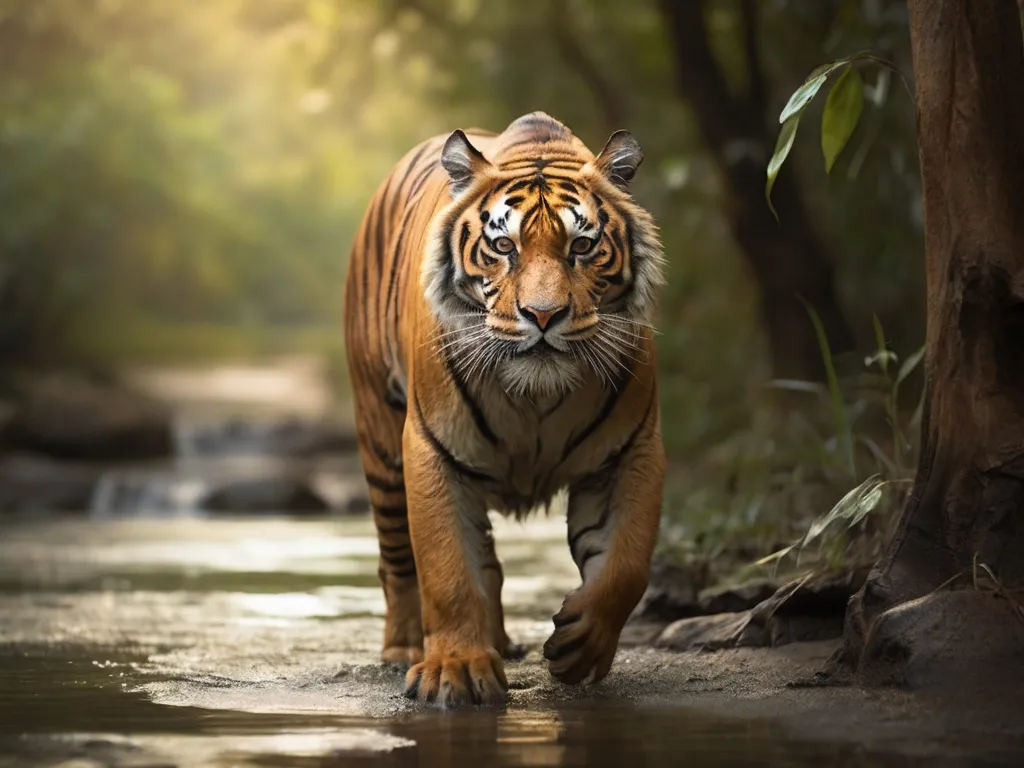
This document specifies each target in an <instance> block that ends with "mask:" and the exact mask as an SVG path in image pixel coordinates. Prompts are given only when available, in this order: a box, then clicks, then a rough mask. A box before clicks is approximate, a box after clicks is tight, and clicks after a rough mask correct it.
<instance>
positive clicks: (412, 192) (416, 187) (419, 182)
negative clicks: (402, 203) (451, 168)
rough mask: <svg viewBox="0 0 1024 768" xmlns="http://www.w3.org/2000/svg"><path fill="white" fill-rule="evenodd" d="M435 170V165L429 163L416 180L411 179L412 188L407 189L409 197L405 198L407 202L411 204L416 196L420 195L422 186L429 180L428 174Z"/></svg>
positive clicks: (434, 163)
mask: <svg viewBox="0 0 1024 768" xmlns="http://www.w3.org/2000/svg"><path fill="white" fill-rule="evenodd" d="M436 168H437V163H436V162H431V163H430V165H428V166H426V167H425V168H424V169H423V170H422V171H420V172H419V174H418V175H417V176H416V178H415V179H413V182H412V186H410V187H409V196H408V198H407V199H408V202H412V201H413V200H415V199H416V195H418V194H419V193H420V190H421V189H422V188H423V185H424V184H425V183H426V182H427V179H429V178H430V174H432V173H433V172H434V170H435V169H436ZM407 204H408V203H407Z"/></svg>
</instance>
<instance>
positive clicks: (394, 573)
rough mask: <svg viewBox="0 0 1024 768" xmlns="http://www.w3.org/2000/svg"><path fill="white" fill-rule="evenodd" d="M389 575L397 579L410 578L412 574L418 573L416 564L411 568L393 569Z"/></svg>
mask: <svg viewBox="0 0 1024 768" xmlns="http://www.w3.org/2000/svg"><path fill="white" fill-rule="evenodd" d="M388 575H389V576H391V577H393V578H396V579H408V578H410V577H411V576H415V575H416V566H415V565H413V566H412V567H411V568H406V569H405V570H404V571H392V572H391V573H389V574H388Z"/></svg>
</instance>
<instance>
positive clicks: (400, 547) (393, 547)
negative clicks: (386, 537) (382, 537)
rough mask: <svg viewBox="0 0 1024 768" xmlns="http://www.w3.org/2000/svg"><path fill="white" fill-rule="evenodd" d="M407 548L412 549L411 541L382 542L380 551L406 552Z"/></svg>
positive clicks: (391, 552)
mask: <svg viewBox="0 0 1024 768" xmlns="http://www.w3.org/2000/svg"><path fill="white" fill-rule="evenodd" d="M407 549H412V544H410V543H409V542H407V541H406V542H403V543H402V544H385V543H384V542H381V544H380V551H381V552H387V553H389V554H395V553H396V552H404V551H405V550H407Z"/></svg>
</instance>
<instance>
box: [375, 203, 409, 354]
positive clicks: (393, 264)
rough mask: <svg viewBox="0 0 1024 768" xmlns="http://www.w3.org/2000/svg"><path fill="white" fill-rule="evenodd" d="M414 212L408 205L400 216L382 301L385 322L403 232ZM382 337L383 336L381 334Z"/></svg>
mask: <svg viewBox="0 0 1024 768" xmlns="http://www.w3.org/2000/svg"><path fill="white" fill-rule="evenodd" d="M415 210H416V206H414V205H410V206H408V207H407V208H406V209H405V214H404V215H403V216H402V224H401V226H400V227H399V229H398V237H397V238H395V247H394V254H395V256H394V258H393V259H392V260H391V264H390V266H391V276H390V279H389V280H388V292H387V298H386V299H385V301H384V321H385V322H387V318H388V315H389V314H390V312H391V299H392V297H393V296H394V295H395V287H396V286H397V285H398V272H399V269H398V261H399V259H400V258H401V256H402V243H403V241H404V240H405V232H406V229H407V228H408V226H409V220H410V219H411V218H412V214H413V211H415ZM381 336H383V334H381Z"/></svg>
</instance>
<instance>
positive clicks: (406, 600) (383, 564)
mask: <svg viewBox="0 0 1024 768" xmlns="http://www.w3.org/2000/svg"><path fill="white" fill-rule="evenodd" d="M378 391H379V389H378V388H376V387H369V386H361V387H355V388H354V399H355V413H356V428H357V431H358V436H359V447H360V456H361V458H362V462H363V471H364V473H365V475H366V483H367V485H368V486H369V490H370V506H371V508H372V509H373V521H374V523H375V525H376V527H377V541H378V544H379V547H380V560H379V565H378V569H377V573H378V575H379V576H380V582H381V586H383V588H384V600H385V603H386V604H387V618H386V619H385V622H384V650H383V652H382V653H381V658H382V659H383V661H385V662H391V663H395V664H401V665H408V664H415V663H417V662H419V661H421V660H422V659H423V628H422V625H421V620H420V595H419V584H418V582H417V579H416V560H415V558H414V557H413V549H412V542H411V541H410V538H409V519H408V515H407V513H406V501H405V481H404V478H403V472H402V427H403V425H404V423H405V413H404V410H399V409H397V408H394V407H392V406H391V405H389V404H387V403H386V402H385V401H384V398H383V397H380V396H378V395H377V392H378Z"/></svg>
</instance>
